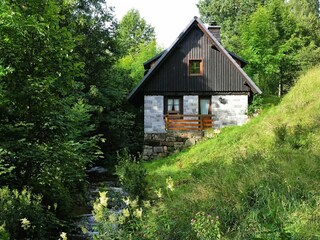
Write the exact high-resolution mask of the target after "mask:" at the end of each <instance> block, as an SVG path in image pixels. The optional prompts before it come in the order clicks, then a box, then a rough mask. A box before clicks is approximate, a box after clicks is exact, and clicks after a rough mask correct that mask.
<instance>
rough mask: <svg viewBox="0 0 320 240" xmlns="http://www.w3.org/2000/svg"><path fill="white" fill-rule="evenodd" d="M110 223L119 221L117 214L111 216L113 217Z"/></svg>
mask: <svg viewBox="0 0 320 240" xmlns="http://www.w3.org/2000/svg"><path fill="white" fill-rule="evenodd" d="M109 221H110V222H111V223H115V222H116V221H117V215H116V214H114V213H113V214H111V215H109Z"/></svg>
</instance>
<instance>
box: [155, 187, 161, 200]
mask: <svg viewBox="0 0 320 240" xmlns="http://www.w3.org/2000/svg"><path fill="white" fill-rule="evenodd" d="M154 192H155V193H156V194H157V196H158V198H162V190H161V188H159V189H158V190H155V191H154Z"/></svg>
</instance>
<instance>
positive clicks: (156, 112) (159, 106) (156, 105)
mask: <svg viewBox="0 0 320 240" xmlns="http://www.w3.org/2000/svg"><path fill="white" fill-rule="evenodd" d="M163 104H164V101H163V96H144V132H145V133H162V132H165V123H164V120H163Z"/></svg>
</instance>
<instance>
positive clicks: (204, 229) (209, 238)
mask: <svg viewBox="0 0 320 240" xmlns="http://www.w3.org/2000/svg"><path fill="white" fill-rule="evenodd" d="M219 225H220V223H219V217H218V216H216V217H213V216H211V215H210V214H205V213H204V212H198V213H196V215H195V217H194V219H192V220H191V226H192V230H193V231H195V233H196V234H197V237H198V239H201V240H218V239H221V234H220V229H219Z"/></svg>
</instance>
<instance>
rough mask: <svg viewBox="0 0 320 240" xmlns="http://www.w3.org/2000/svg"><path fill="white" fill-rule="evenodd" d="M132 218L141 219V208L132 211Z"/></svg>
mask: <svg viewBox="0 0 320 240" xmlns="http://www.w3.org/2000/svg"><path fill="white" fill-rule="evenodd" d="M133 214H134V216H136V217H137V218H142V208H139V209H138V208H137V209H136V210H135V211H134V213H133Z"/></svg>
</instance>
